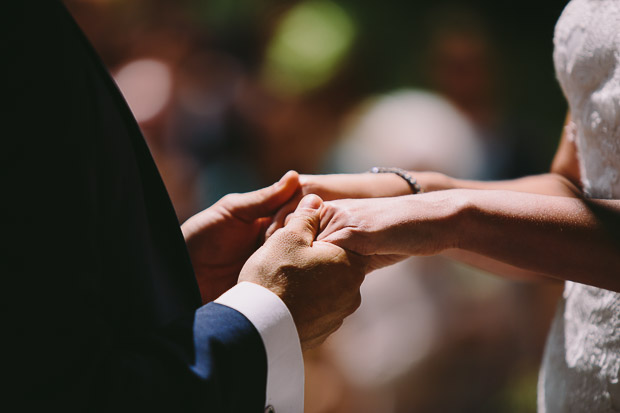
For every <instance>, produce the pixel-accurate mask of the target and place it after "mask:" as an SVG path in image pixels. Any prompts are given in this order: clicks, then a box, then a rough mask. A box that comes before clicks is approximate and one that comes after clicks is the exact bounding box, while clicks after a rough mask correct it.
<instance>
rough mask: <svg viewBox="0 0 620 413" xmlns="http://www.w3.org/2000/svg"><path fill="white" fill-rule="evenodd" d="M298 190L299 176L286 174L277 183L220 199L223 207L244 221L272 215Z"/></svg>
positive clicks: (291, 173) (295, 173) (293, 172)
mask: <svg viewBox="0 0 620 413" xmlns="http://www.w3.org/2000/svg"><path fill="white" fill-rule="evenodd" d="M298 189H299V174H298V173H297V172H295V171H289V172H287V173H286V174H285V175H284V176H283V177H282V178H281V179H280V180H279V181H278V182H276V183H275V184H273V185H271V186H268V187H267V188H263V189H259V190H258V191H254V192H248V193H245V194H230V195H227V196H226V197H224V198H223V199H222V204H223V207H224V208H226V209H227V210H228V211H229V212H230V213H231V214H233V215H234V216H236V217H237V218H239V219H242V220H244V221H254V220H255V219H258V218H262V217H267V216H271V215H273V214H274V213H275V212H276V211H277V210H278V209H279V208H280V207H281V206H282V205H284V204H285V203H286V202H287V201H288V200H289V199H291V197H292V196H293V195H294V194H295V192H296V191H297V190H298Z"/></svg>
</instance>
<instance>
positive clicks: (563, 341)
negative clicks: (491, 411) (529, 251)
mask: <svg viewBox="0 0 620 413" xmlns="http://www.w3.org/2000/svg"><path fill="white" fill-rule="evenodd" d="M554 44H555V52H554V56H553V57H554V63H555V67H556V73H557V77H558V80H559V82H560V84H561V86H562V89H563V91H564V94H565V96H566V99H567V100H568V104H569V107H570V111H571V118H572V123H571V124H569V125H568V128H569V129H568V130H567V132H568V136H569V137H572V139H573V140H574V141H575V143H576V145H577V150H578V155H579V163H580V169H581V177H582V181H583V185H584V190H585V193H586V195H587V196H589V197H592V198H607V199H611V198H613V199H620V0H572V1H571V2H570V3H569V4H568V5H567V6H566V8H565V10H564V12H563V13H562V16H561V17H560V19H559V20H558V23H557V25H556V30H555V38H554ZM619 276H620V274H619ZM619 368H620V294H618V293H615V292H612V291H607V290H602V289H599V288H595V287H591V286H586V285H583V284H577V283H572V282H567V283H566V287H565V289H564V295H563V298H562V299H561V300H560V303H559V306H558V311H557V313H556V316H555V319H554V321H553V325H552V328H551V331H550V333H549V338H548V341H547V347H546V349H545V355H544V359H543V364H542V368H541V373H540V377H539V383H538V411H539V413H559V412H590V413H607V412H610V413H611V412H620V378H619Z"/></svg>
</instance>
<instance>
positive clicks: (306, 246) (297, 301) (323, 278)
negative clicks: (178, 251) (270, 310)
mask: <svg viewBox="0 0 620 413" xmlns="http://www.w3.org/2000/svg"><path fill="white" fill-rule="evenodd" d="M321 207H322V201H321V199H320V198H319V197H318V196H316V195H309V196H307V197H305V198H304V199H303V200H302V201H301V203H300V204H299V206H298V207H297V210H296V211H295V213H294V214H293V215H292V216H291V217H290V219H289V220H288V221H287V224H286V226H285V227H283V228H281V229H279V230H278V231H276V232H275V233H274V234H273V236H272V237H271V238H269V239H268V240H267V241H266V242H265V244H264V245H263V246H262V247H261V248H260V249H259V250H258V251H256V253H255V254H254V255H252V257H250V259H249V260H248V262H247V263H246V265H245V266H244V267H243V269H242V270H241V274H240V275H239V281H249V282H253V283H255V284H259V285H262V286H263V287H266V288H268V289H270V290H271V291H273V292H274V293H275V294H277V295H278V296H279V297H280V298H281V299H282V301H284V303H285V304H286V305H287V307H288V308H289V310H290V312H291V314H292V316H293V320H294V321H295V325H296V326H297V332H298V333H299V338H300V340H301V345H302V349H304V350H307V349H309V348H312V347H315V346H317V345H319V344H320V343H322V342H323V341H324V340H325V339H326V338H327V337H328V336H329V335H330V334H331V333H333V332H334V331H336V330H337V329H338V328H339V327H340V325H341V324H342V321H343V319H344V318H345V317H346V316H348V315H349V314H351V313H352V312H353V311H355V309H357V307H358V306H359V305H360V302H361V296H360V290H359V289H360V285H361V283H362V281H363V280H364V276H365V274H366V268H367V267H366V259H364V258H362V257H360V256H357V255H356V254H352V253H349V252H347V251H345V250H343V249H342V248H340V247H337V246H336V245H333V244H329V243H325V242H320V241H315V238H316V234H317V232H318V229H319V216H320V209H321Z"/></svg>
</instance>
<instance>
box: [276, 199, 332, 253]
mask: <svg viewBox="0 0 620 413" xmlns="http://www.w3.org/2000/svg"><path fill="white" fill-rule="evenodd" d="M322 206H323V200H322V199H321V198H319V197H318V196H317V195H314V194H310V195H306V196H305V197H304V198H303V199H302V200H301V202H300V203H299V205H298V206H297V209H296V210H295V212H294V213H293V215H291V216H290V219H288V220H287V223H286V225H285V227H284V228H285V229H286V230H287V231H290V232H292V233H294V234H296V235H297V236H300V237H302V239H303V240H304V241H305V243H306V244H307V245H312V242H313V241H314V239H315V238H316V235H317V233H318V231H319V216H320V213H321V207H322Z"/></svg>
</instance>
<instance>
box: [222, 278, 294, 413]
mask: <svg viewBox="0 0 620 413" xmlns="http://www.w3.org/2000/svg"><path fill="white" fill-rule="evenodd" d="M215 302H216V303H218V304H222V305H225V306H227V307H230V308H232V309H235V310H237V311H239V312H240V313H241V314H243V315H244V316H245V317H246V318H247V319H248V320H250V322H251V323H252V324H253V325H254V327H255V328H256V329H257V330H258V332H259V334H260V336H261V338H262V340H263V344H264V346H265V351H266V353H267V396H266V400H267V406H273V408H274V410H275V411H276V412H279V413H303V410H304V364H303V358H302V354H301V344H300V342H299V335H298V334H297V328H296V327H295V322H294V321H293V316H292V315H291V313H290V312H289V310H288V308H287V307H286V304H284V302H283V301H282V300H281V299H280V297H278V296H277V295H276V294H275V293H273V292H271V291H270V290H268V289H267V288H265V287H262V286H260V285H258V284H254V283H251V282H245V281H244V282H241V283H239V284H237V285H236V286H234V287H233V288H231V289H230V290H228V291H226V292H225V293H224V294H222V295H221V296H220V297H219V298H218V299H217V300H215Z"/></svg>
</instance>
